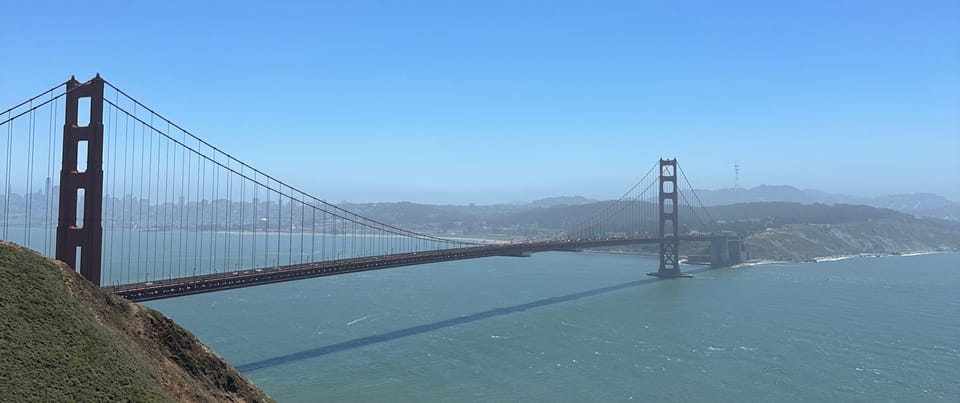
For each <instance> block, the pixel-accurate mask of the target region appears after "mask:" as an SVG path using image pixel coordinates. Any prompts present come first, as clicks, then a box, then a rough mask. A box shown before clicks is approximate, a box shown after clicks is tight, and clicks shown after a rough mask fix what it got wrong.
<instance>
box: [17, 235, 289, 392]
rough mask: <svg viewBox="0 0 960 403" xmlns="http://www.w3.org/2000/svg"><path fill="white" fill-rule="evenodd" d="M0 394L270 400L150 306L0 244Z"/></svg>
mask: <svg viewBox="0 0 960 403" xmlns="http://www.w3.org/2000/svg"><path fill="white" fill-rule="evenodd" d="M0 391H2V396H0V400H7V401H217V402H220V401H270V398H269V397H267V396H266V395H265V394H264V393H263V392H262V391H260V390H259V389H258V388H257V387H256V386H255V385H253V384H252V383H251V382H250V381H248V380H247V379H246V378H244V377H243V376H242V375H240V373H239V372H237V371H236V370H235V369H234V368H233V367H231V366H230V365H229V364H227V363H226V362H224V361H223V360H222V359H221V358H220V357H218V356H217V355H216V354H214V353H213V352H212V351H210V350H209V349H208V348H207V347H206V346H204V345H203V344H202V343H201V342H200V341H199V340H198V339H197V338H196V337H194V336H193V335H192V334H190V332H188V331H186V330H184V329H183V328H181V327H180V326H178V325H177V324H176V323H174V322H173V321H171V320H170V319H168V318H166V317H164V316H163V315H162V314H160V313H159V312H156V311H154V310H151V309H148V308H144V307H142V306H139V305H136V304H133V303H130V302H128V301H126V300H123V299H121V298H118V297H116V296H114V295H111V294H109V293H106V292H104V291H102V290H101V289H100V288H99V287H95V286H93V285H92V284H90V283H89V282H87V281H86V280H84V279H83V278H82V277H80V276H79V275H78V274H77V273H75V272H74V271H73V270H70V268H69V267H66V266H65V265H63V264H62V263H59V262H56V261H54V260H51V259H48V258H45V257H43V256H41V255H40V254H38V253H36V252H33V251H31V250H28V249H26V248H23V247H21V246H18V245H15V244H12V243H8V242H0Z"/></svg>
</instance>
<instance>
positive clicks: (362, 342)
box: [236, 268, 710, 372]
mask: <svg viewBox="0 0 960 403" xmlns="http://www.w3.org/2000/svg"><path fill="white" fill-rule="evenodd" d="M707 270H710V269H709V268H701V269H694V270H690V271H687V272H686V273H690V274H695V273H700V272H704V271H707ZM664 280H665V279H661V278H656V277H650V278H646V279H643V280H636V281H631V282H628V283H622V284H616V285H611V286H607V287H601V288H594V289H592V290H587V291H581V292H577V293H573V294H566V295H561V296H558V297H550V298H544V299H539V300H536V301H532V302H528V303H525V304H519V305H513V306H508V307H503V308H495V309H491V310H487V311H482V312H477V313H474V314H471V315H465V316H460V317H456V318H451V319H445V320H441V321H438V322H433V323H427V324H423V325H419V326H413V327H408V328H405V329H400V330H395V331H392V332H387V333H381V334H376V335H372V336H366V337H360V338H357V339H353V340H347V341H344V342H341V343H336V344H330V345H326V346H322V347H317V348H314V349H310V350H304V351H299V352H296V353H290V354H285V355H280V356H276V357H271V358H267V359H265V360H261V361H255V362H251V363H248V364H243V365H237V366H236V368H237V370H238V371H240V372H252V371H257V370H261V369H266V368H270V367H275V366H278V365H283V364H289V363H291V362H296V361H302V360H307V359H311V358H316V357H322V356H325V355H327V354H332V353H336V352H340V351H346V350H353V349H355V348H360V347H365V346H369V345H373V344H378V343H383V342H387V341H391V340H396V339H400V338H404V337H407V336H413V335H416V334H422V333H427V332H431V331H434V330H438V329H443V328H447V327H451V326H457V325H462V324H464V323H470V322H476V321H479V320H484V319H489V318H493V317H497V316H505V315H509V314H513V313H517V312H523V311H526V310H528V309H533V308H539V307H542V306H547V305H553V304H558V303H561V302H569V301H574V300H578V299H581V298H587V297H593V296H596V295H600V294H606V293H609V292H614V291H620V290H624V289H627V288H632V287H637V286H641V285H644V284H651V283H655V282H658V281H664Z"/></svg>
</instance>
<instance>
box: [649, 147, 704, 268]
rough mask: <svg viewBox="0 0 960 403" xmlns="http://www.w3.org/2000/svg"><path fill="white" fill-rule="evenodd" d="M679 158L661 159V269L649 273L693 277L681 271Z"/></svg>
mask: <svg viewBox="0 0 960 403" xmlns="http://www.w3.org/2000/svg"><path fill="white" fill-rule="evenodd" d="M679 192H680V189H679V187H678V186H677V159H676V158H674V159H672V160H665V159H661V160H660V189H659V193H660V197H659V199H660V203H659V204H660V231H659V237H660V269H659V270H657V271H655V272H652V273H647V275H650V276H654V277H665V278H677V277H693V276H692V275H689V274H684V273H683V272H681V271H680V234H679V232H680V222H679V221H678V220H677V218H678V217H679V211H678V209H679V208H680V205H679V203H678V198H677V195H678V194H679Z"/></svg>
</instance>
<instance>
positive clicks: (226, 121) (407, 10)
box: [0, 1, 960, 204]
mask: <svg viewBox="0 0 960 403" xmlns="http://www.w3.org/2000/svg"><path fill="white" fill-rule="evenodd" d="M54 3H56V2H54ZM68 4H70V5H72V4H71V3H64V4H62V5H58V4H44V5H33V4H28V3H22V4H20V3H18V4H12V5H11V6H10V7H8V8H9V10H8V11H9V13H10V15H16V16H17V18H16V19H12V20H11V21H9V23H8V24H4V25H3V27H0V37H3V38H8V40H6V41H5V42H4V47H5V50H6V51H5V54H7V55H9V56H10V57H11V58H12V59H11V60H28V61H30V63H7V64H4V65H3V67H0V73H2V74H0V106H3V107H6V106H12V105H14V104H16V103H18V102H20V101H22V100H23V99H26V98H27V97H30V96H32V95H34V94H36V93H37V92H39V91H41V90H44V89H46V88H49V87H50V86H51V85H53V84H54V83H56V82H60V81H62V80H64V79H66V78H68V77H70V76H71V75H76V77H77V78H78V79H80V80H86V79H88V78H90V77H92V76H93V75H94V74H95V73H97V72H99V73H101V74H102V75H103V76H104V77H105V78H106V79H107V80H109V81H110V82H111V83H113V84H116V85H117V86H118V87H120V88H122V89H124V91H126V92H127V93H129V94H131V95H132V96H134V97H136V98H138V99H140V100H142V101H143V102H144V103H145V104H147V105H148V106H150V107H151V108H153V109H155V110H156V111H158V112H159V113H161V114H163V115H165V116H167V117H169V118H171V119H172V120H173V121H174V122H177V123H178V124H179V125H181V126H183V127H184V128H187V129H188V130H190V131H191V132H193V133H195V134H197V135H198V136H200V137H201V138H203V139H205V140H206V141H208V142H210V143H211V144H214V145H216V146H218V147H220V148H221V149H223V150H224V151H226V152H229V153H231V154H233V155H235V156H236V157H238V158H239V159H240V160H243V161H245V162H248V163H249V164H250V165H252V166H255V167H257V168H259V169H261V170H263V171H264V172H267V173H269V174H271V175H273V176H274V177H276V178H280V179H282V180H284V181H285V182H287V183H290V184H291V185H294V186H297V187H299V188H300V189H302V190H304V191H306V192H308V193H310V194H313V195H316V196H317V197H320V198H323V199H325V200H331V201H339V200H349V201H356V202H362V201H391V200H395V201H400V200H411V201H417V202H430V203H458V204H468V203H476V204H491V203H505V202H506V203H509V202H511V201H514V200H535V199H539V198H543V197H553V196H556V195H564V194H577V195H583V196H584V197H588V198H596V199H609V198H614V197H617V196H619V194H621V193H622V192H623V191H625V190H626V189H627V188H629V187H630V186H631V185H632V184H633V183H635V182H636V181H637V180H638V179H640V177H641V176H642V175H643V174H644V172H646V170H647V169H648V168H649V167H650V166H651V165H653V164H654V163H655V162H656V160H657V159H658V158H660V157H664V158H673V157H676V158H678V159H679V161H680V164H681V167H682V168H683V169H684V170H685V171H686V173H687V176H688V177H689V178H690V180H691V181H692V182H693V183H692V185H693V186H694V187H696V188H707V189H717V188H727V187H732V186H733V185H734V172H733V164H734V162H735V161H739V162H740V165H741V166H742V169H741V175H740V185H741V187H745V188H748V187H753V186H758V185H760V184H764V183H768V184H771V183H772V184H788V185H791V186H794V187H797V188H799V189H817V190H821V191H824V192H829V193H838V194H849V195H854V196H864V197H872V196H878V195H886V194H904V193H918V192H921V193H936V194H940V195H943V196H945V197H947V198H950V199H952V200H960V158H958V155H960V57H958V55H960V48H958V45H957V44H958V43H960V25H958V24H956V19H955V18H954V17H956V16H957V15H960V3H956V2H939V1H924V2H911V3H909V4H906V3H897V2H863V3H859V2H843V3H837V2H830V1H812V2H802V3H787V4H779V3H778V4H765V3H761V4H751V5H750V6H743V7H732V6H730V5H726V4H715V3H713V2H694V3H689V4H685V5H683V6H678V5H676V4H674V3H672V2H644V3H636V2H611V3H604V4H603V5H602V6H598V5H597V4H595V3H593V2H564V3H560V4H558V3H554V2H504V1H494V2H482V3H470V2H467V3H460V2H458V4H457V5H453V4H450V3H448V2H441V1H426V2H419V3H415V4H407V3H396V4H391V3H387V4H374V3H363V2H347V3H336V2H332V3H320V4H314V3H303V4H283V5H277V4H274V3H270V2H251V3H244V4H240V5H234V6H231V7H223V6H220V5H216V4H195V3H193V2H176V1H175V2H166V3H158V4H148V3H110V2H104V3H100V2H93V3H91V4H89V5H88V6H85V7H83V8H79V9H76V8H75V7H72V6H67V5H68ZM50 21H103V22H104V23H103V24H85V25H83V27H84V29H76V26H74V25H72V24H70V23H56V24H51V23H50ZM171 26H176V27H177V29H175V30H171V29H168V28H169V27H171ZM36 27H43V28H42V29H36ZM118 33H122V34H118ZM13 38H16V40H14V39H13Z"/></svg>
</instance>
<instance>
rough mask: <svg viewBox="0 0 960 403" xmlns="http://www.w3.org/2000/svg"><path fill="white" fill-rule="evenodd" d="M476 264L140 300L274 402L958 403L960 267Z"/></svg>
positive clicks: (937, 262) (956, 263)
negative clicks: (668, 272) (664, 269)
mask: <svg viewBox="0 0 960 403" xmlns="http://www.w3.org/2000/svg"><path fill="white" fill-rule="evenodd" d="M655 266H656V260H653V259H649V258H643V257H637V256H628V255H608V254H589V253H541V254H535V255H534V256H532V257H529V258H507V257H503V258H487V259H478V260H468V261H459V262H448V263H440V264H432V265H424V266H415V267H405V268H397V269H389V270H383V271H375V272H367V273H357V274H350V275H342V276H336V277H329V278H319V279H312V280H303V281H298V282H292V283H283V284H274V285H265V286H259V287H253V288H248V289H240V290H233V291H223V292H218V293H213V294H205V295H197V296H188V297H180V298H176V299H170V300H162V301H155V302H151V303H148V304H147V305H149V306H151V307H153V308H155V309H158V310H160V311H162V312H163V313H165V314H167V315H169V316H170V317H172V318H173V319H175V320H176V321H177V322H179V323H180V324H182V325H183V326H185V327H187V328H188V329H190V330H191V331H193V332H194V333H195V334H196V335H197V336H199V337H200V338H201V339H202V340H203V341H204V342H205V343H207V344H208V345H209V346H210V347H211V348H213V349H214V350H215V351H216V352H218V353H219V354H221V355H222V356H224V357H225V358H226V359H227V360H228V361H229V362H230V363H232V364H233V365H235V366H237V367H238V368H239V369H241V370H242V371H243V372H244V373H245V375H246V376H248V377H249V378H250V379H252V380H253V381H254V382H255V383H257V385H259V386H260V387H261V388H263V389H264V390H265V391H266V392H267V393H268V394H270V395H271V396H273V397H274V398H276V399H277V400H279V401H316V400H318V399H323V400H333V401H391V402H394V401H464V400H486V401H490V400H493V401H502V400H555V401H556V400H559V401H584V400H594V401H621V400H644V401H645V400H654V399H656V400H666V401H871V402H875V401H957V397H958V396H960V383H958V382H960V254H933V255H922V256H909V257H907V256H903V257H883V258H858V259H848V260H843V261H836V262H828V263H817V264H772V265H763V266H751V267H743V268H734V269H714V270H704V269H699V270H698V268H697V267H687V270H691V271H695V277H694V278H692V279H678V280H657V279H652V278H648V277H646V276H644V273H645V272H647V271H652V270H654V269H655Z"/></svg>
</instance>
